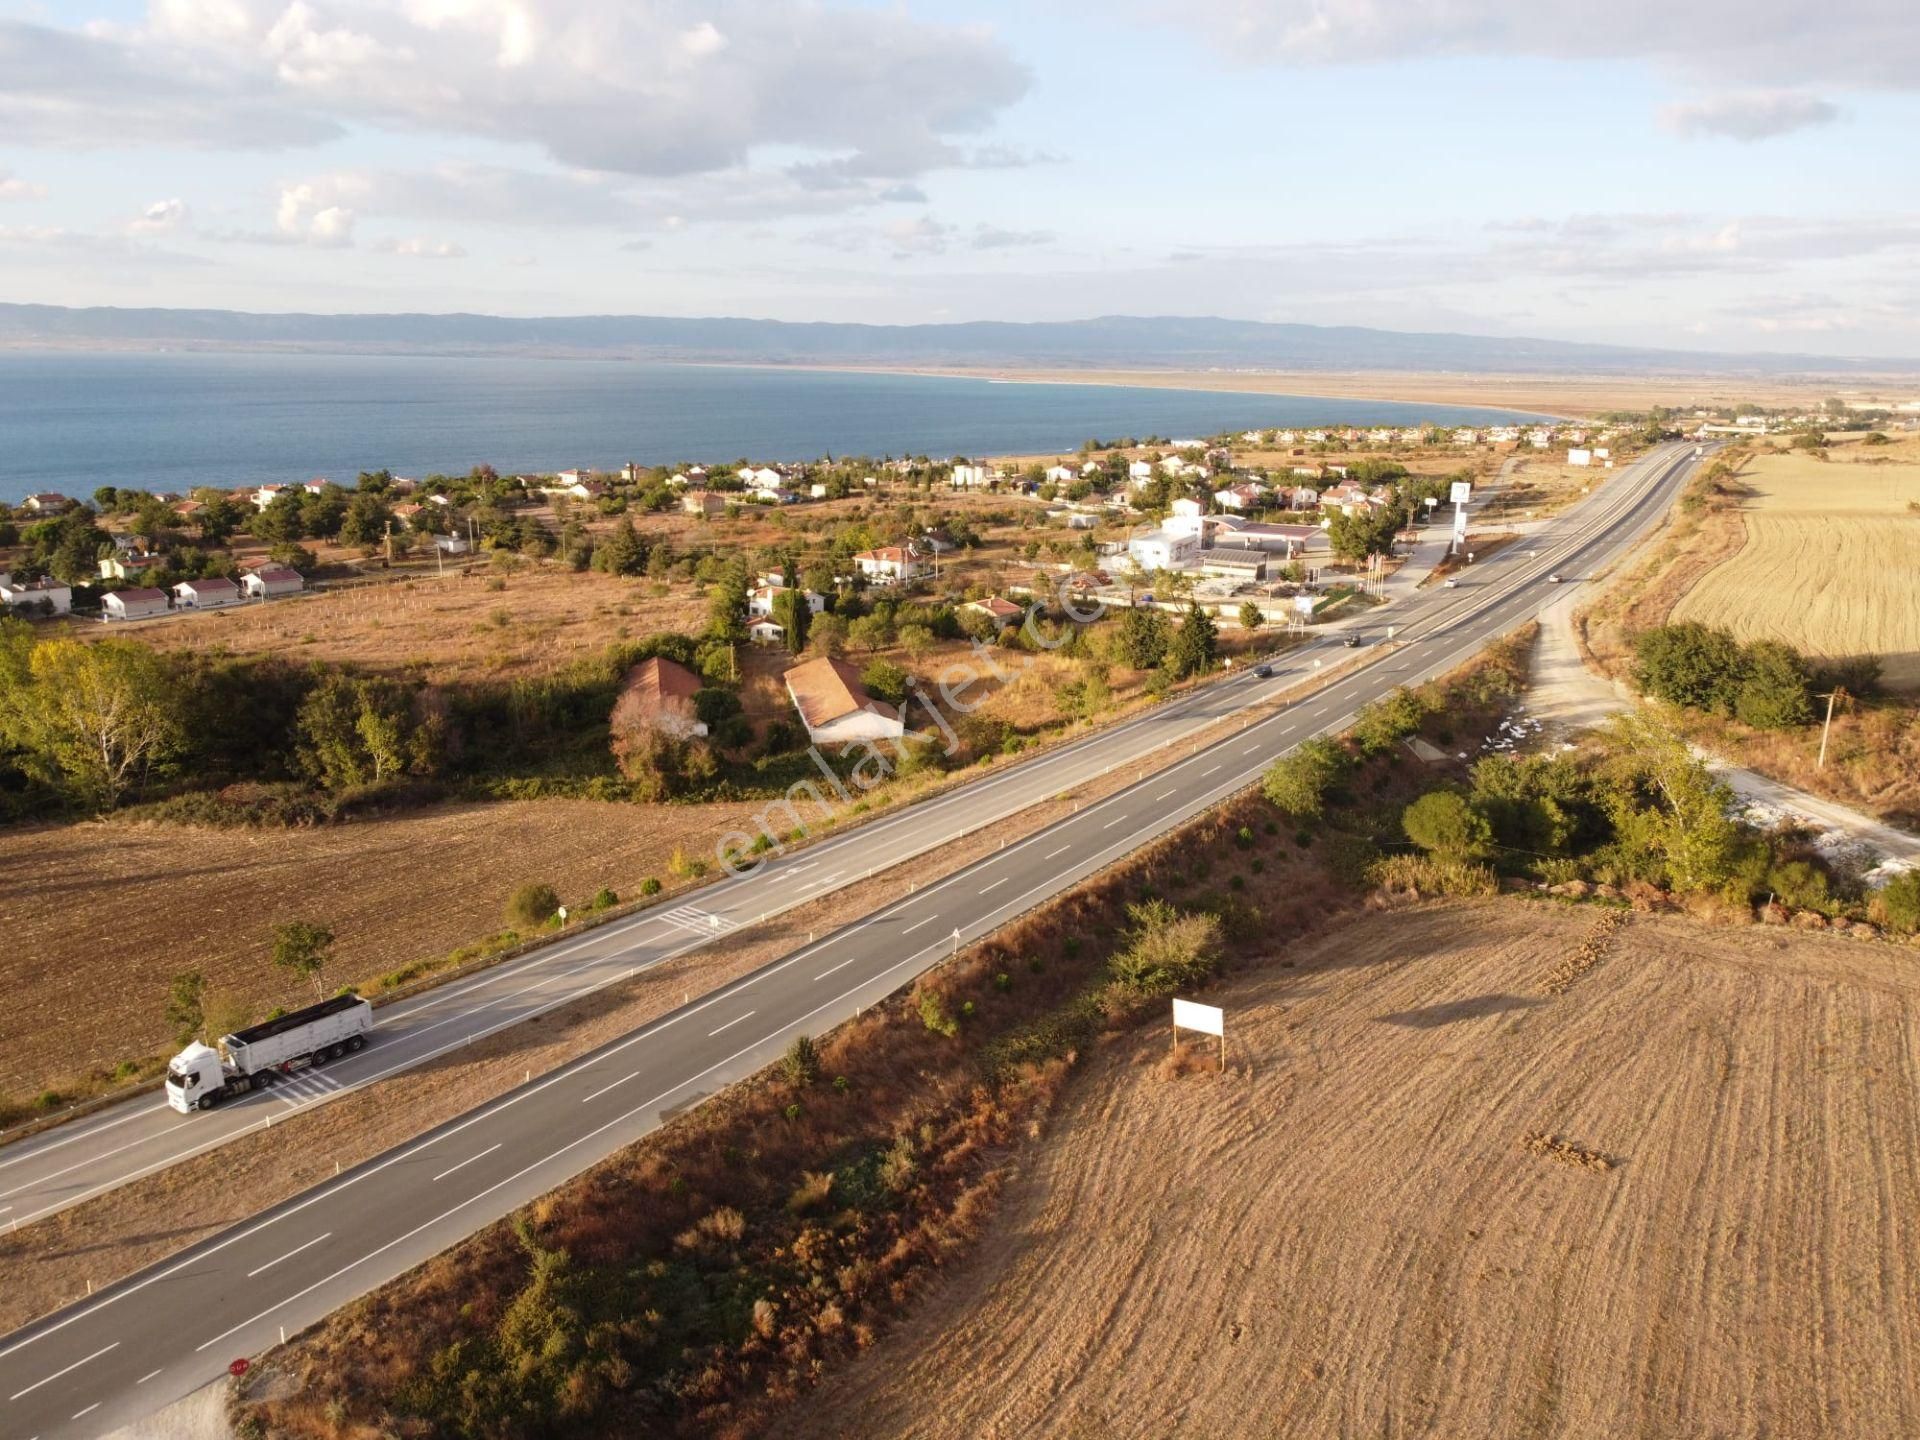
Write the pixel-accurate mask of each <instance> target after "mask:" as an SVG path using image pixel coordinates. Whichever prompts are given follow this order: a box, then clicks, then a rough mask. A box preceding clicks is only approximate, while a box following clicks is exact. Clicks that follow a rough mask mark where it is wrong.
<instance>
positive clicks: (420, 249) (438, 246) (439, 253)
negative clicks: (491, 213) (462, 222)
mask: <svg viewBox="0 0 1920 1440" xmlns="http://www.w3.org/2000/svg"><path fill="white" fill-rule="evenodd" d="M372 249H373V250H374V252H375V253H376V254H380V255H401V256H405V257H406V258H407V259H410V260H464V259H466V258H467V252H466V250H465V249H463V248H462V247H461V246H459V245H456V244H455V243H454V242H453V241H451V240H429V239H427V238H426V237H425V236H423V235H410V236H408V237H406V238H405V239H402V238H401V237H399V236H396V235H385V236H382V237H381V238H380V239H378V240H376V241H374V242H373V246H372Z"/></svg>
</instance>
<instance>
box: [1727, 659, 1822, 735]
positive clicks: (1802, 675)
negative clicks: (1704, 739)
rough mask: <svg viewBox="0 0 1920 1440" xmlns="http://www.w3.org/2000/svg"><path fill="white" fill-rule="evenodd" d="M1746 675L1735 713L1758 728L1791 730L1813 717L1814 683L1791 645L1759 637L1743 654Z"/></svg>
mask: <svg viewBox="0 0 1920 1440" xmlns="http://www.w3.org/2000/svg"><path fill="white" fill-rule="evenodd" d="M1741 658H1742V660H1743V662H1744V667H1743V668H1744V670H1745V676H1744V678H1743V679H1742V680H1741V681H1740V693H1739V694H1738V696H1737V697H1736V698H1735V700H1734V706H1733V709H1734V714H1736V715H1737V716H1739V717H1740V720H1741V722H1742V723H1744V724H1747V725H1751V726H1753V727H1754V728H1755V729H1756V730H1791V729H1794V728H1796V727H1797V726H1801V725H1805V724H1808V723H1809V722H1811V721H1812V719H1813V683H1812V679H1811V677H1810V675H1809V674H1808V671H1807V664H1806V661H1804V660H1802V659H1801V658H1800V653H1799V652H1798V651H1797V650H1795V649H1794V648H1793V647H1792V646H1790V645H1783V644H1781V643H1780V642H1779V641H1777V640H1756V641H1755V642H1754V643H1753V644H1751V645H1749V646H1747V648H1746V651H1745V653H1744V654H1743V655H1742V657H1741Z"/></svg>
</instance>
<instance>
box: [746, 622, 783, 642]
mask: <svg viewBox="0 0 1920 1440" xmlns="http://www.w3.org/2000/svg"><path fill="white" fill-rule="evenodd" d="M747 639H748V641H749V642H750V643H752V644H755V645H784V644H785V643H786V639H787V627H786V626H784V625H782V624H781V623H780V622H779V621H777V620H768V619H764V618H763V619H760V620H755V621H752V622H751V623H749V624H748V626H747Z"/></svg>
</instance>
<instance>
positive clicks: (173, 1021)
mask: <svg viewBox="0 0 1920 1440" xmlns="http://www.w3.org/2000/svg"><path fill="white" fill-rule="evenodd" d="M206 995H207V982H206V980H205V978H204V977H203V976H202V975H201V974H200V972H199V971H198V970H183V971H181V972H180V973H179V974H178V975H176V976H174V977H173V979H172V981H171V982H170V983H169V984H168V986H167V1024H169V1025H170V1026H172V1027H173V1042H174V1044H176V1045H185V1044H186V1043H187V1042H188V1041H190V1040H194V1039H197V1038H198V1037H199V1034H200V1030H201V1027H202V1026H204V1025H205V1024H206V1023H207V1014H206Z"/></svg>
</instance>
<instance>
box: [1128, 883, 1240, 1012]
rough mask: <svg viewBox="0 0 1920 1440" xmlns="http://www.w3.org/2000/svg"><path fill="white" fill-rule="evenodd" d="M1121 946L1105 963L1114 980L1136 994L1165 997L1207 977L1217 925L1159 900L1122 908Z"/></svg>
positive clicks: (1217, 949)
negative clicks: (1124, 912)
mask: <svg viewBox="0 0 1920 1440" xmlns="http://www.w3.org/2000/svg"><path fill="white" fill-rule="evenodd" d="M1127 916H1128V918H1129V919H1130V920H1131V921H1132V922H1133V924H1132V928H1131V929H1129V930H1128V931H1127V932H1126V934H1125V935H1124V936H1123V940H1124V942H1125V948H1123V949H1122V950H1120V951H1119V952H1118V953H1116V954H1115V955H1114V956H1113V958H1112V959H1110V960H1109V961H1108V962H1107V968H1108V970H1109V971H1110V972H1111V973H1112V975H1113V978H1114V981H1115V982H1116V983H1117V984H1118V985H1120V986H1121V987H1122V988H1123V989H1126V990H1129V991H1131V992H1132V993H1133V994H1135V995H1140V996H1148V997H1150V996H1157V995H1171V994H1172V993H1173V992H1174V991H1175V990H1178V989H1181V988H1182V987H1184V986H1187V985H1191V984H1193V983H1195V982H1196V981H1199V980H1202V979H1204V978H1205V977H1206V976H1207V975H1209V974H1211V973H1212V971H1213V967H1214V965H1215V963H1216V962H1217V961H1218V960H1219V956H1220V921H1219V920H1218V919H1217V918H1216V917H1214V916H1212V915H1202V914H1190V913H1182V912H1181V911H1178V910H1176V909H1174V908H1173V906H1171V905H1169V904H1168V903H1167V902H1166V901H1164V900H1147V901H1142V902H1139V903H1137V904H1133V905H1129V906H1128V907H1127Z"/></svg>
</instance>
